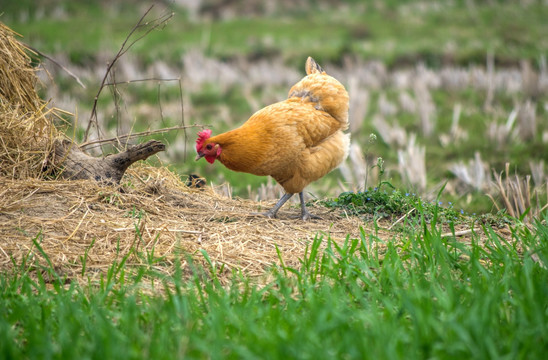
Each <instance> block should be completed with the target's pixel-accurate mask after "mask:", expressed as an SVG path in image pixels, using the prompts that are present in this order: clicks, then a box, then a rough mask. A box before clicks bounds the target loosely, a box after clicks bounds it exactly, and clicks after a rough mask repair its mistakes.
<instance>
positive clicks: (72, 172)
mask: <svg viewBox="0 0 548 360" xmlns="http://www.w3.org/2000/svg"><path fill="white" fill-rule="evenodd" d="M164 150H165V145H164V144H162V143H161V142H159V141H156V140H150V141H148V142H146V143H144V144H139V145H135V146H132V147H131V148H128V149H127V150H126V151H124V152H121V153H118V154H113V155H107V156H106V157H104V158H96V157H93V156H90V155H88V154H86V153H85V152H83V151H82V150H81V149H80V148H79V147H78V145H77V144H75V143H73V142H72V141H70V140H68V139H63V140H60V141H57V142H56V143H55V149H54V156H53V159H52V162H53V164H54V166H55V167H56V168H61V169H62V171H61V173H60V176H61V177H62V178H64V179H71V180H78V179H94V180H96V181H99V182H105V183H110V184H118V183H120V180H121V179H122V176H123V175H124V173H125V171H126V170H127V168H128V167H129V166H130V165H131V164H133V163H134V162H136V161H139V160H145V159H146V158H148V157H149V156H152V155H154V154H156V153H158V152H160V151H164Z"/></svg>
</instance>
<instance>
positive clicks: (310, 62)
mask: <svg viewBox="0 0 548 360" xmlns="http://www.w3.org/2000/svg"><path fill="white" fill-rule="evenodd" d="M305 69H306V74H307V75H310V74H315V73H319V74H325V73H326V72H325V70H324V69H322V67H321V66H320V65H319V64H318V63H317V62H316V60H314V59H312V58H311V57H310V56H309V57H308V59H306V65H305Z"/></svg>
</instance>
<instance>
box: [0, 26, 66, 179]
mask: <svg viewBox="0 0 548 360" xmlns="http://www.w3.org/2000/svg"><path fill="white" fill-rule="evenodd" d="M15 35H16V34H15V33H14V32H13V31H12V30H10V29H9V28H7V27H6V26H5V25H3V24H2V23H0V175H2V176H8V177H12V178H15V179H24V178H27V177H38V176H40V175H41V173H42V167H43V164H44V163H45V160H46V157H47V154H48V153H49V151H50V150H51V147H52V144H53V139H54V138H55V137H56V136H57V135H58V134H57V131H56V129H55V127H54V126H53V125H52V124H53V122H52V120H51V118H52V117H53V116H54V114H55V109H51V108H48V107H47V104H46V102H44V101H43V100H42V99H40V97H39V96H38V94H37V93H36V89H35V88H36V86H37V81H38V80H37V77H36V74H35V69H34V68H33V67H32V64H31V59H30V57H29V56H28V55H27V52H28V51H29V50H28V49H27V48H26V47H24V45H22V44H21V43H20V42H19V41H18V40H17V39H16V38H15Z"/></svg>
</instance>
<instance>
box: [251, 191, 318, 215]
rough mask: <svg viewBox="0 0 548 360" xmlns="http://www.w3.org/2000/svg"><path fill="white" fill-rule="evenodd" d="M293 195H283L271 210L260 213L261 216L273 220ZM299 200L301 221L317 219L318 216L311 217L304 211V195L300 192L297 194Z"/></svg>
mask: <svg viewBox="0 0 548 360" xmlns="http://www.w3.org/2000/svg"><path fill="white" fill-rule="evenodd" d="M293 195H294V194H290V193H285V194H284V195H283V196H282V197H281V198H280V200H278V202H277V203H276V205H274V207H273V208H272V209H270V210H268V211H267V212H265V213H261V215H264V216H266V217H269V218H275V217H276V214H278V210H280V208H281V207H282V206H283V205H284V204H285V203H286V202H287V200H289V199H291V197H292V196H293ZM299 198H300V199H301V219H303V220H305V221H306V220H310V219H319V217H318V216H315V215H312V214H311V213H309V212H308V210H307V209H306V204H305V203H304V193H303V192H302V191H301V192H300V193H299Z"/></svg>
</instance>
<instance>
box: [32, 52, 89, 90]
mask: <svg viewBox="0 0 548 360" xmlns="http://www.w3.org/2000/svg"><path fill="white" fill-rule="evenodd" d="M24 45H25V46H26V47H27V49H29V50H31V51H33V52H35V53H37V54H38V55H40V56H42V57H43V58H46V59H48V60H49V61H51V62H52V63H53V64H55V65H57V66H59V67H60V68H61V69H63V71H64V72H66V73H67V74H69V76H71V77H72V78H74V80H76V82H77V83H78V84H79V85H80V86H81V87H83V88H84V89H85V88H86V85H84V83H83V82H82V81H81V80H80V78H79V77H78V76H76V75H75V74H74V73H73V72H72V71H70V70H69V69H67V68H66V67H64V66H63V65H62V64H60V63H59V62H57V60H55V59H54V58H52V57H51V56H48V55H46V54H44V53H43V52H41V51H40V50H37V49H35V48H33V47H32V46H29V45H27V44H24Z"/></svg>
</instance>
